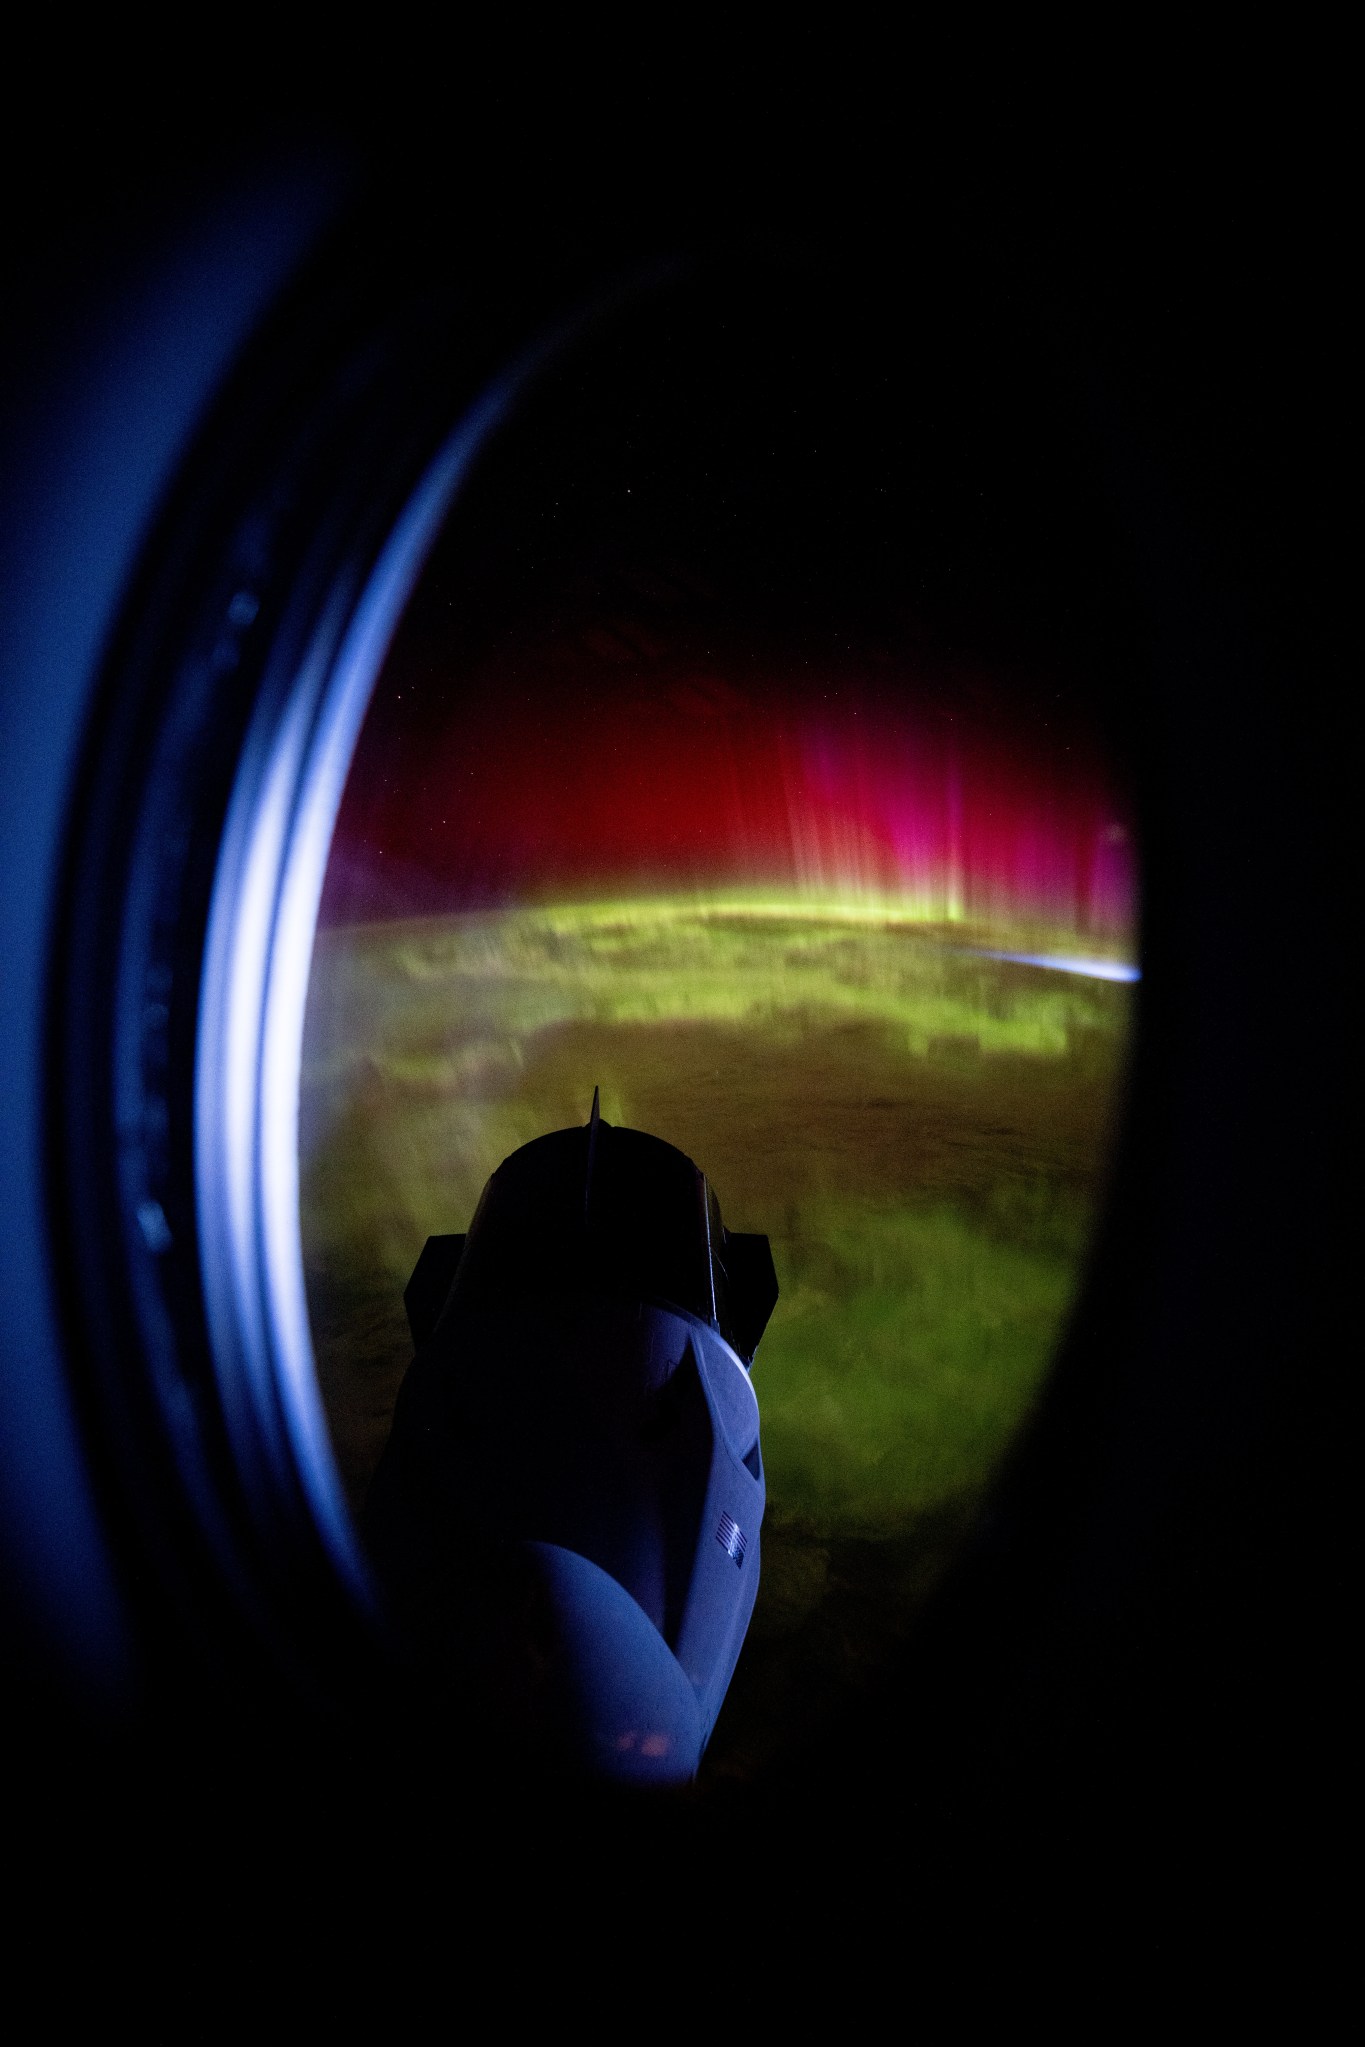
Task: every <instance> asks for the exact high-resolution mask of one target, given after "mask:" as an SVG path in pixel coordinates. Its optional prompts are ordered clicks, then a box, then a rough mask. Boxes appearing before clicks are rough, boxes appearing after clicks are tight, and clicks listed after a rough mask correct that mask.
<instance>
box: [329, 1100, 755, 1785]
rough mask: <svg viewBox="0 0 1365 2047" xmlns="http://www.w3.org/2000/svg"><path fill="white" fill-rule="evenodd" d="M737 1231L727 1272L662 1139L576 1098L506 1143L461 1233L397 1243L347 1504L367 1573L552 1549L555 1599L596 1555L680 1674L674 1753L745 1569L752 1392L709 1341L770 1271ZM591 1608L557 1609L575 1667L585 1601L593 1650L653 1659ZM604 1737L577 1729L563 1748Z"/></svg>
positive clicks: (727, 1341)
mask: <svg viewBox="0 0 1365 2047" xmlns="http://www.w3.org/2000/svg"><path fill="white" fill-rule="evenodd" d="M743 1243H744V1245H745V1247H746V1249H745V1252H744V1254H743V1261H739V1260H737V1261H736V1263H737V1265H738V1264H740V1263H741V1262H742V1263H743V1269H744V1273H745V1275H746V1278H745V1279H744V1281H743V1282H742V1283H741V1284H740V1286H739V1287H738V1288H737V1287H736V1285H735V1282H734V1280H733V1279H732V1278H731V1276H730V1274H729V1273H728V1272H727V1269H726V1265H725V1261H724V1251H725V1245H726V1232H725V1230H724V1225H723V1223H722V1222H721V1219H720V1211H719V1207H718V1205H717V1203H716V1200H715V1197H714V1194H713V1193H712V1192H711V1190H710V1188H709V1187H708V1186H707V1183H706V1181H705V1178H704V1176H703V1175H702V1174H701V1173H700V1172H699V1171H698V1170H697V1168H696V1167H695V1166H694V1165H693V1163H692V1161H691V1160H690V1159H688V1158H687V1157H686V1156H685V1154H683V1153H681V1152H678V1151H676V1150H675V1149H674V1148H673V1147H672V1146H669V1145H665V1144H663V1143H662V1142H661V1141H660V1140H658V1139H656V1138H652V1137H648V1136H646V1135H645V1134H644V1133H642V1132H638V1131H628V1130H619V1129H615V1128H613V1127H612V1126H610V1125H608V1124H605V1123H602V1122H601V1121H600V1119H599V1117H598V1115H597V1106H596V1102H594V1114H593V1118H592V1120H591V1122H590V1123H589V1125H588V1126H587V1127H586V1129H580V1130H570V1131H561V1132H555V1133H553V1134H552V1135H550V1136H548V1137H545V1138H539V1139H536V1140H534V1141H533V1142H532V1143H531V1144H529V1145H525V1146H523V1147H522V1149H521V1150H520V1151H519V1152H516V1153H514V1154H513V1155H512V1157H511V1158H510V1159H508V1160H506V1161H505V1162H504V1164H503V1165H502V1166H501V1167H500V1168H499V1170H498V1172H497V1173H495V1174H494V1175H493V1177H492V1179H491V1180H490V1181H489V1183H488V1186H487V1187H486V1189H485V1190H484V1194H483V1197H482V1199H481V1201H480V1203H479V1207H478V1210H477V1212H476V1214H475V1217H474V1220H473V1222H472V1223H471V1225H470V1228H469V1232H468V1235H467V1236H466V1237H456V1236H449V1237H434V1238H431V1239H429V1240H428V1243H427V1246H426V1248H425V1249H424V1251H423V1253H422V1256H421V1258H420V1259H419V1261H418V1264H417V1268H416V1270H415V1271H414V1274H413V1278H412V1281H411V1282H410V1284H409V1287H408V1290H407V1293H406V1295H405V1299H406V1302H407V1306H408V1311H409V1318H410V1321H411V1323H412V1327H413V1335H414V1339H415V1341H416V1345H417V1349H416V1355H415V1357H414V1360H413V1363H412V1365H411V1367H410V1369H409V1371H408V1374H407V1376H406V1378H405V1379H404V1381H403V1385H402V1387H401V1389H400V1393H399V1398H398V1402H397V1406H396V1409H395V1415H394V1426H393V1431H392V1435H391V1438H390V1442H389V1445H388V1447H387V1449H386V1451H385V1454H384V1457H383V1459H382V1461H381V1464H380V1467H379V1470H378V1471H377V1473H376V1475H375V1481H374V1484H373V1486H372V1489H371V1495H370V1501H369V1504H368V1507H367V1523H368V1525H369V1529H370V1533H371V1536H372V1539H373V1541H374V1544H375V1548H376V1553H377V1560H378V1561H379V1562H380V1565H381V1569H382V1568H384V1567H385V1566H386V1565H387V1566H388V1568H389V1571H390V1575H391V1576H392V1575H394V1574H395V1573H396V1575H397V1576H398V1577H399V1578H404V1577H406V1578H408V1579H412V1578H413V1576H414V1573H415V1574H416V1576H417V1577H418V1578H420V1577H422V1575H423V1573H426V1574H427V1575H428V1576H429V1575H430V1572H431V1570H432V1569H433V1568H437V1569H438V1570H440V1571H443V1572H445V1573H446V1574H447V1575H448V1574H449V1573H450V1572H452V1571H453V1572H454V1573H455V1574H456V1575H457V1576H458V1575H459V1574H460V1573H461V1572H465V1573H471V1572H472V1573H474V1574H477V1573H478V1572H480V1571H481V1570H482V1569H484V1568H485V1566H487V1568H489V1569H490V1570H492V1571H493V1572H494V1573H496V1571H497V1570H498V1569H500V1568H501V1564H499V1563H497V1562H496V1561H493V1562H490V1561H489V1560H490V1559H491V1558H492V1557H493V1553H494V1552H495V1551H497V1550H498V1548H499V1546H501V1547H502V1548H503V1549H505V1548H506V1547H507V1546H508V1545H521V1546H526V1545H531V1546H533V1547H534V1548H535V1553H536V1554H537V1555H539V1556H541V1557H542V1558H543V1557H545V1556H549V1555H550V1554H551V1553H553V1554H554V1555H555V1556H556V1557H559V1558H560V1559H561V1561H560V1564H559V1565H557V1567H556V1571H555V1572H554V1573H552V1574H551V1577H552V1579H553V1582H554V1584H555V1585H556V1586H561V1587H572V1588H576V1589H574V1590H573V1591H572V1597H573V1598H575V1599H576V1598H579V1597H580V1596H581V1592H582V1585H586V1584H588V1583H590V1582H591V1581H590V1578H584V1577H583V1574H582V1573H581V1572H579V1573H578V1574H577V1576H575V1574H574V1571H573V1570H572V1569H571V1568H570V1567H569V1566H568V1565H565V1564H564V1563H563V1561H562V1559H563V1557H564V1556H566V1555H567V1556H576V1557H578V1558H580V1559H584V1560H586V1565H591V1566H593V1567H595V1568H596V1569H597V1570H598V1571H601V1572H604V1573H606V1574H607V1576H608V1577H609V1578H610V1579H611V1580H612V1581H613V1582H614V1584H615V1585H616V1586H617V1587H619V1588H620V1589H621V1590H622V1591H623V1592H624V1593H625V1594H627V1595H629V1598H630V1600H631V1601H633V1602H634V1604H635V1606H636V1607H637V1608H638V1609H639V1610H640V1613H641V1614H642V1615H643V1616H644V1617H645V1618H646V1619H647V1620H648V1622H649V1623H650V1625H651V1627H652V1629H653V1630H654V1631H655V1634H656V1637H657V1640H658V1641H659V1642H660V1643H661V1644H662V1645H663V1646H664V1647H665V1648H666V1650H667V1651H668V1652H669V1654H670V1655H671V1658H672V1659H674V1660H675V1661H676V1664H677V1666H678V1667H679V1668H680V1670H681V1671H682V1673H683V1674H684V1676H685V1678H686V1681H687V1684H688V1686H689V1687H690V1690H691V1694H692V1696H693V1698H694V1701H695V1708H696V1725H697V1727H698V1730H699V1744H698V1749H697V1754H698V1755H699V1754H700V1748H701V1747H702V1746H704V1745H705V1742H706V1740H707V1738H708V1737H709V1735H710V1732H711V1729H712V1727H713V1725H714V1723H715V1718H716V1715H717V1713H718V1711H719V1709H720V1705H721V1702H722V1700H723V1698H724V1696H725V1692H726V1689H727V1687H728V1685H729V1682H730V1678H731V1675H732V1673H733V1671H734V1667H735V1663H736V1660H737V1658H738V1655H739V1651H740V1647H741V1645H742V1643H743V1640H744V1635H745V1631H746V1629H747V1627H748V1624H749V1619H750V1616H751V1614H752V1612H753V1606H754V1599H755V1595H756V1592H757V1586H758V1564H759V1540H758V1538H759V1526H760V1523H761V1521H762V1517H763V1509H764V1502H765V1484H764V1477H763V1468H762V1462H761V1458H760V1454H759V1414H758V1401H757V1398H756V1396H755V1393H754V1388H753V1384H752V1381H751V1379H750V1376H749V1370H748V1363H747V1360H746V1358H745V1357H744V1356H743V1355H742V1354H741V1353H740V1351H739V1350H738V1349H737V1348H736V1344H735V1341H734V1340H733V1338H734V1335H735V1333H736V1331H737V1330H739V1329H741V1328H742V1329H743V1330H744V1331H745V1333H746V1335H747V1334H751V1333H753V1332H756V1331H761V1329H762V1326H763V1325H764V1323H766V1320H767V1315H768V1312H769V1311H770V1308H771V1305H772V1299H771V1298H770V1296H772V1297H775V1293H776V1281H775V1279H771V1278H770V1275H771V1272H772V1265H771V1256H770V1254H768V1253H767V1247H766V1240H765V1239H761V1238H759V1239H755V1238H752V1237H749V1238H745V1239H744V1240H743ZM755 1244H757V1245H761V1246H762V1256H756V1255H755V1253H754V1251H753V1248H752V1247H753V1246H754V1245H755ZM764 1257H766V1260H767V1263H766V1267H765V1266H764V1264H763V1258H764ZM754 1272H757V1273H758V1275H759V1276H758V1279H757V1281H756V1282H755V1281H753V1280H752V1279H751V1278H748V1277H747V1275H750V1274H752V1273H754ZM732 1297H733V1298H732ZM753 1340H754V1341H756V1335H754V1336H753ZM751 1354H752V1352H750V1355H751ZM527 1553H528V1554H530V1552H529V1551H528V1552H527ZM433 1560H439V1561H438V1562H436V1563H435V1565H434V1564H433ZM542 1576H544V1573H543V1572H542ZM580 1580H581V1581H582V1584H580V1582H579V1581H580ZM545 1582H546V1583H549V1582H550V1580H549V1579H546V1580H545ZM554 1596H556V1597H557V1596H559V1595H558V1594H557V1593H556V1594H555V1595H554ZM566 1596H568V1595H567V1594H566ZM613 1599H614V1595H613ZM444 1610H447V1611H449V1610H450V1605H449V1601H447V1602H445V1608H444ZM592 1610H593V1615H594V1618H593V1619H592V1620H591V1622H590V1623H589V1622H585V1623H583V1626H582V1627H580V1626H579V1625H578V1623H576V1622H575V1621H574V1620H573V1617H572V1615H570V1614H569V1613H568V1611H567V1609H566V1611H565V1613H564V1614H561V1615H560V1625H559V1629H558V1634H557V1636H556V1640H557V1641H560V1642H563V1643H569V1642H570V1640H571V1638H572V1640H573V1641H574V1642H576V1643H577V1646H576V1647H573V1648H571V1649H568V1648H566V1650H565V1652H564V1653H565V1656H566V1657H567V1658H568V1660H569V1661H570V1662H572V1663H573V1666H574V1668H575V1669H581V1670H586V1669H587V1667H588V1661H590V1660H591V1659H590V1658H588V1656H587V1652H586V1650H585V1649H584V1647H583V1641H579V1640H578V1635H583V1640H584V1641H586V1639H587V1635H586V1634H584V1628H587V1630H588V1633H590V1634H591V1635H592V1639H593V1640H594V1641H595V1642H596V1643H597V1645H598V1646H597V1648H596V1649H595V1650H594V1651H593V1654H594V1655H596V1656H598V1657H599V1658H600V1656H601V1655H603V1654H606V1653H607V1652H606V1651H605V1650H603V1649H602V1647H601V1643H602V1640H603V1639H604V1638H603V1637H602V1634H601V1630H602V1626H603V1622H602V1619H601V1616H602V1614H603V1613H604V1612H607V1611H608V1610H610V1611H612V1612H615V1613H616V1614H617V1622H618V1624H619V1628H620V1640H619V1643H618V1647H617V1651H616V1656H617V1660H618V1661H623V1660H624V1662H633V1663H635V1664H638V1665H639V1668H640V1671H641V1672H642V1673H643V1672H645V1670H646V1669H647V1668H655V1665H656V1661H657V1658H656V1652H655V1651H654V1650H648V1651H647V1652H646V1650H645V1649H644V1648H643V1647H642V1643H643V1639H644V1638H643V1637H640V1636H639V1632H638V1628H636V1627H634V1626H632V1627H631V1628H626V1627H625V1626H624V1624H623V1623H622V1622H621V1612H622V1611H623V1610H621V1609H619V1607H617V1606H615V1605H613V1603H612V1600H608V1601H607V1603H606V1605H604V1604H603V1602H602V1600H601V1599H600V1598H598V1597H597V1596H596V1595H594V1598H593V1601H592ZM584 1611H585V1612H586V1611H587V1609H586V1608H585V1609H584ZM576 1628H577V1634H575V1629H576ZM659 1653H662V1652H659ZM586 1682H587V1681H586V1679H584V1684H586ZM648 1682H654V1683H656V1685H657V1683H658V1678H657V1669H656V1676H655V1678H654V1679H653V1680H648ZM670 1682H671V1681H670ZM642 1688H644V1689H647V1680H646V1677H645V1676H644V1675H640V1676H639V1678H638V1681H637V1682H636V1683H635V1693H638V1692H640V1691H641V1689H642ZM667 1689H668V1687H666V1686H665V1687H664V1688H663V1691H666V1690H667ZM582 1691H583V1688H582V1686H579V1692H582ZM588 1691H591V1692H592V1695H593V1697H597V1696H599V1693H598V1692H597V1691H594V1690H593V1688H592V1687H591V1686H588ZM663 1691H661V1693H660V1696H661V1699H662V1697H663ZM635 1693H632V1694H631V1696H634V1695H635ZM575 1695H576V1696H577V1695H578V1694H577V1693H576V1694H575ZM586 1695H587V1694H586V1693H583V1696H584V1697H586ZM601 1696H602V1697H605V1696H606V1694H605V1693H603V1694H601ZM583 1710H584V1712H586V1714H587V1718H588V1720H591V1719H592V1717H593V1711H596V1710H597V1709H592V1711H589V1710H588V1709H587V1708H584V1709H583ZM602 1710H605V1709H602ZM662 1710H663V1709H662V1707H661V1711H662ZM669 1710H670V1711H671V1712H673V1713H674V1720H676V1712H675V1711H674V1709H673V1708H670V1709H669ZM598 1717H599V1718H600V1713H599V1714H598ZM613 1724H614V1723H613ZM669 1725H670V1726H671V1725H673V1722H672V1721H670V1722H669ZM613 1738H614V1737H613ZM660 1738H661V1737H660ZM670 1740H671V1741H673V1742H674V1746H673V1748H672V1750H671V1751H670V1753H672V1754H673V1756H674V1760H675V1763H676V1741H675V1740H674V1738H673V1737H670ZM605 1741H606V1736H605V1735H604V1734H603V1731H602V1729H600V1728H599V1729H598V1730H597V1732H596V1734H595V1735H593V1736H592V1738H591V1740H588V1742H587V1747H588V1748H590V1749H591V1748H593V1745H594V1743H595V1751H594V1752H600V1751H601V1750H602V1749H603V1744H604V1742H605ZM607 1745H608V1746H609V1745H610V1744H609V1743H608V1744H607ZM694 1762H695V1758H694Z"/></svg>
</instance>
